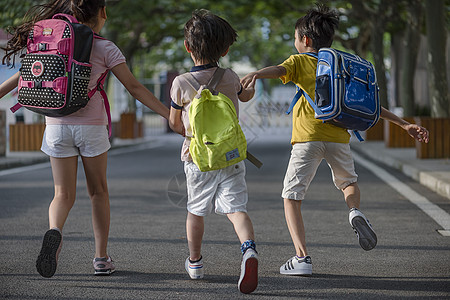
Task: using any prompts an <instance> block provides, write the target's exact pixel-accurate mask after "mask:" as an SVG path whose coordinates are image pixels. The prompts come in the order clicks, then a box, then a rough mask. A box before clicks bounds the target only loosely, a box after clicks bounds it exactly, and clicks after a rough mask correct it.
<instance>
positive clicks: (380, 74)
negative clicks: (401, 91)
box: [371, 18, 388, 107]
mask: <svg viewBox="0 0 450 300" xmlns="http://www.w3.org/2000/svg"><path fill="white" fill-rule="evenodd" d="M380 19H381V18H380ZM380 19H378V20H377V19H375V20H374V22H373V28H372V40H371V44H372V53H373V58H374V61H375V70H377V81H378V86H379V88H380V93H379V95H380V103H381V106H384V107H388V101H387V83H386V67H385V65H384V45H383V35H384V27H385V26H384V25H385V23H384V21H382V20H381V21H380Z"/></svg>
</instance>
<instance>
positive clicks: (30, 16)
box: [2, 0, 105, 64]
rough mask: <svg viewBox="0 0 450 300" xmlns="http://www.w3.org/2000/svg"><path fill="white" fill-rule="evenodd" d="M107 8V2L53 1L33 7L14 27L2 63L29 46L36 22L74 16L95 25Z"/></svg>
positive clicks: (89, 0) (88, 0)
mask: <svg viewBox="0 0 450 300" xmlns="http://www.w3.org/2000/svg"><path fill="white" fill-rule="evenodd" d="M104 6H105V0H51V1H49V2H48V3H46V4H41V5H36V6H33V7H32V8H31V9H30V10H29V11H28V12H27V13H26V14H25V16H24V19H23V23H22V24H21V25H19V26H17V27H12V28H10V29H9V32H10V33H11V34H12V35H13V36H12V37H11V38H10V39H9V40H8V43H7V44H6V47H4V48H2V49H3V50H5V51H6V55H5V57H3V61H2V63H3V64H5V62H6V61H9V60H10V58H11V56H15V54H16V53H17V52H19V51H21V50H22V49H24V48H25V47H26V46H27V38H28V35H29V33H30V31H31V30H32V29H33V26H34V24H35V23H36V22H38V21H41V20H45V19H51V18H52V17H53V16H54V15H55V14H58V13H63V14H69V15H73V16H74V17H75V18H77V20H78V21H79V22H80V23H85V24H95V23H96V22H97V19H96V18H97V14H98V10H99V9H100V8H102V7H104Z"/></svg>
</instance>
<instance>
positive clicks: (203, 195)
mask: <svg viewBox="0 0 450 300" xmlns="http://www.w3.org/2000/svg"><path fill="white" fill-rule="evenodd" d="M184 172H185V173H186V184H187V192H188V202H187V210H188V211H189V212H190V213H192V214H194V215H196V216H207V215H209V214H210V213H211V211H212V209H213V203H214V205H215V212H216V213H217V214H230V213H235V212H238V211H242V212H247V201H248V193H247V184H246V183H245V164H244V162H243V161H241V162H238V163H237V164H234V165H232V166H229V167H226V168H223V169H220V170H213V171H208V172H202V171H200V170H199V168H198V167H197V166H196V165H195V164H194V163H193V162H192V161H189V162H188V161H187V162H185V163H184Z"/></svg>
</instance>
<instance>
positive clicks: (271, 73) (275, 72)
mask: <svg viewBox="0 0 450 300" xmlns="http://www.w3.org/2000/svg"><path fill="white" fill-rule="evenodd" d="M284 75H286V68H285V67H282V66H271V67H266V68H263V69H261V70H258V71H256V72H251V73H248V74H247V75H245V76H244V77H243V78H242V79H241V84H242V86H243V87H244V88H247V87H248V86H249V85H250V84H251V83H252V81H253V80H254V79H260V78H280V77H281V76H284Z"/></svg>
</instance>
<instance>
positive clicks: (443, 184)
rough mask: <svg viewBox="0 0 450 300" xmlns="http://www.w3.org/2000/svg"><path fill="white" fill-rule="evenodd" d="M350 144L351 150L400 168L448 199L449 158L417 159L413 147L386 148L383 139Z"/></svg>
mask: <svg viewBox="0 0 450 300" xmlns="http://www.w3.org/2000/svg"><path fill="white" fill-rule="evenodd" d="M350 145H351V148H352V150H354V151H356V152H359V153H361V154H364V155H366V156H367V157H369V158H370V159H373V160H374V161H377V162H380V163H383V164H385V165H387V166H390V167H393V168H395V169H398V170H400V171H401V172H403V173H404V174H405V175H407V176H409V177H411V178H413V179H414V180H416V181H418V182H419V183H420V184H422V185H424V186H426V187H428V188H429V189H431V190H432V191H434V192H436V193H438V194H439V195H441V196H443V197H446V198H448V199H449V200H450V159H417V158H416V149H415V148H386V147H385V145H384V142H383V141H379V142H378V141H377V142H375V141H373V142H372V141H369V142H362V143H360V142H352V143H351V144H350Z"/></svg>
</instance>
